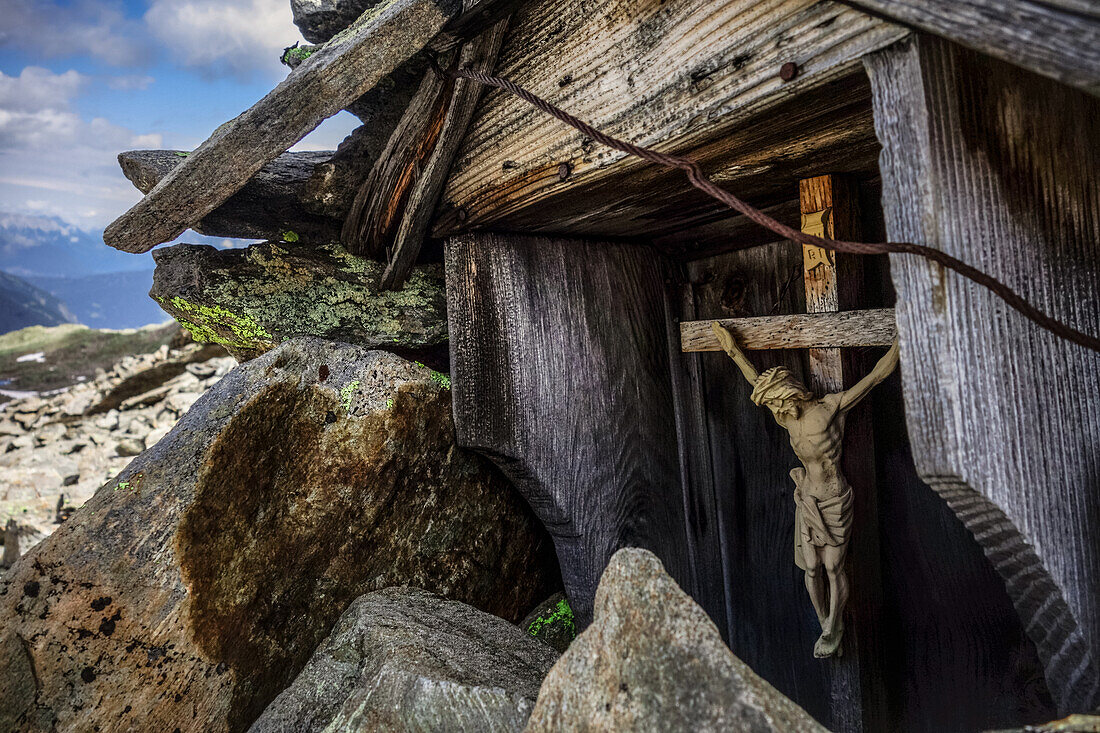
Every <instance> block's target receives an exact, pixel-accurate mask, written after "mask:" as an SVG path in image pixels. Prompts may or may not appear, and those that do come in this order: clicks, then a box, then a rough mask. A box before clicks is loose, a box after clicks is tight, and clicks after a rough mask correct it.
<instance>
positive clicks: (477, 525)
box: [0, 339, 560, 731]
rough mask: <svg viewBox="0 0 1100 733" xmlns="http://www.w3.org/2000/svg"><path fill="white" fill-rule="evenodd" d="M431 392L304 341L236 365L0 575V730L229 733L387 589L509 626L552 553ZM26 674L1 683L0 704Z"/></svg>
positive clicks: (384, 362) (541, 590) (389, 367)
mask: <svg viewBox="0 0 1100 733" xmlns="http://www.w3.org/2000/svg"><path fill="white" fill-rule="evenodd" d="M445 384H446V380H445V378H444V377H443V376H442V375H438V374H436V373H433V372H432V371H431V370H429V369H428V368H427V367H423V366H419V365H417V364H413V363H411V362H408V361H405V360H403V359H401V358H399V357H397V356H394V355H393V354H390V353H388V352H382V351H369V350H367V349H363V348H360V347H356V346H349V345H347V344H333V343H328V342H324V341H320V340H317V339H298V340H294V341H290V342H288V343H285V344H283V345H281V346H280V347H279V348H277V349H275V350H273V351H271V352H269V353H267V354H265V355H263V356H261V357H259V358H258V359H255V360H253V361H251V362H248V363H247V364H244V365H241V366H240V367H238V368H237V369H235V370H233V371H232V372H231V373H230V374H228V375H227V376H226V377H225V378H224V379H223V380H221V381H220V382H219V383H218V384H217V385H216V386H215V387H214V388H213V389H211V390H210V391H208V392H207V393H206V394H205V395H204V396H203V397H202V398H201V399H199V400H198V402H196V403H195V405H194V406H193V407H192V408H191V410H190V411H189V412H188V413H187V414H186V415H185V416H184V417H183V418H182V419H181V420H180V421H179V423H177V425H176V426H175V428H174V429H173V430H172V432H170V433H169V434H168V435H167V436H166V437H165V438H164V439H163V440H161V441H160V442H159V443H158V444H157V445H156V446H154V447H153V448H150V449H149V450H147V451H145V452H144V453H143V454H141V455H140V456H138V457H137V458H135V459H133V460H132V461H130V462H129V463H128V465H126V466H125V468H123V469H122V470H121V471H120V472H119V473H118V475H117V477H116V478H114V479H113V480H111V481H110V482H109V483H107V484H106V485H104V486H102V487H101V488H100V489H99V490H98V491H97V492H96V493H95V495H94V496H93V497H92V498H91V499H89V500H88V501H87V502H86V503H85V504H84V505H83V506H82V507H80V508H79V509H78V510H77V511H76V512H75V513H74V514H73V515H72V516H71V517H70V518H69V519H68V520H67V521H66V522H65V523H64V524H62V525H60V526H59V527H58V528H57V529H56V530H54V532H53V534H51V535H50V536H49V537H47V538H46V539H45V540H43V541H42V542H41V543H39V544H38V545H37V546H36V547H34V548H33V549H31V550H29V552H27V554H25V555H24V556H23V557H22V558H21V559H20V560H19V561H18V562H17V563H16V564H15V566H14V567H13V568H12V569H11V570H9V571H8V572H7V573H6V574H4V575H3V577H0V648H2V649H6V648H9V647H12V644H11V637H16V639H17V642H18V646H21V647H22V648H24V649H25V650H26V653H27V655H28V656H29V659H30V663H31V666H32V668H33V669H34V670H35V680H36V688H35V694H34V696H33V699H32V702H31V703H29V704H26V705H22V706H21V707H19V708H18V709H17V710H16V711H15V712H14V714H13V717H14V718H15V719H16V720H17V723H16V724H15V725H14V726H7V727H4V726H0V729H3V730H14V731H38V730H95V729H96V728H97V727H98V728H99V729H100V730H129V729H134V730H157V731H161V730H163V731H171V730H173V729H175V728H177V727H179V728H181V729H183V730H197V729H202V730H204V731H226V730H243V729H244V728H246V727H247V726H248V724H249V723H251V722H252V721H253V720H254V719H255V718H256V717H257V716H258V715H259V714H260V713H261V712H263V710H264V709H265V708H266V707H267V705H268V704H269V703H270V702H271V700H272V699H273V698H274V697H275V696H276V695H277V694H278V693H279V692H280V691H282V690H283V689H284V688H285V687H286V686H287V685H288V684H290V682H292V681H293V679H294V678H295V676H297V673H298V671H299V670H300V669H301V668H302V666H303V665H304V664H305V662H306V661H307V660H308V659H309V657H310V655H311V654H312V652H313V651H314V649H315V648H316V647H317V645H318V644H319V643H320V642H321V641H322V640H323V639H324V638H325V636H326V635H327V633H328V631H329V630H330V629H331V627H332V625H333V623H334V622H335V621H336V619H337V618H338V617H339V616H340V614H341V613H342V612H343V611H344V610H345V609H346V608H347V606H348V604H349V603H350V602H351V601H352V600H353V599H355V598H357V597H358V596H360V595H362V594H364V593H368V592H370V591H374V590H380V589H382V588H385V587H389V586H393V585H401V584H410V585H415V586H418V587H423V588H426V589H428V590H431V591H433V592H438V593H440V594H441V595H445V596H447V597H451V598H454V599H457V600H460V601H463V602H466V603H469V604H470V605H473V606H475V607H477V608H480V609H481V610H483V611H486V612H488V613H493V614H496V615H498V616H501V617H503V618H505V619H507V620H509V621H513V622H514V621H518V620H519V619H520V618H521V617H522V616H523V614H524V613H525V612H526V611H527V610H528V609H529V608H530V607H531V606H532V605H534V603H535V602H537V600H538V599H539V598H543V597H545V596H546V595H548V594H550V593H552V592H553V591H554V590H556V588H557V586H558V583H560V576H559V575H558V574H557V568H556V563H555V561H554V559H553V548H552V545H551V543H550V540H549V537H548V536H547V535H546V533H545V531H544V530H543V529H542V527H541V526H540V525H539V524H538V521H537V520H536V519H535V518H534V516H533V515H532V514H531V512H530V510H529V509H528V508H527V506H526V504H525V503H524V502H523V499H522V498H521V497H520V496H519V495H518V494H517V493H516V492H515V491H514V489H513V488H512V487H511V486H510V485H509V484H508V483H507V481H505V480H504V479H503V477H502V476H501V475H500V474H499V473H498V472H497V471H496V470H495V469H494V468H493V467H492V466H491V464H489V463H488V462H487V461H485V460H483V459H481V458H480V457H478V456H477V455H475V454H472V453H469V452H466V451H463V450H461V449H459V448H458V447H457V446H456V445H455V439H454V424H453V422H452V418H451V395H450V390H449V389H448V388H447V387H446V386H445ZM116 460H117V461H128V459H116ZM55 471H56V469H55ZM72 472H74V471H72V470H66V471H65V473H63V474H61V475H58V476H57V477H56V479H52V480H55V481H56V482H57V483H58V484H59V483H60V482H61V480H62V477H63V476H64V475H67V474H68V473H72ZM41 483H42V482H39V484H41ZM56 497H57V495H56V493H51V495H50V496H49V497H48V499H47V500H48V502H49V503H50V505H51V506H50V507H49V508H50V510H51V516H52V509H53V506H52V505H53V504H54V503H55V502H56ZM28 588H31V589H33V591H34V592H33V593H28V592H27V591H26V589H28ZM25 684H26V680H25V679H16V678H14V677H0V701H3V704H0V707H5V705H9V704H12V703H8V701H9V700H23V699H25V695H23V693H22V692H20V691H21V690H23V687H24V686H25ZM196 721H198V722H196ZM196 726H197V727H196Z"/></svg>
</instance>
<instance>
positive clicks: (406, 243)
mask: <svg viewBox="0 0 1100 733" xmlns="http://www.w3.org/2000/svg"><path fill="white" fill-rule="evenodd" d="M507 28H508V21H507V20H502V21H500V22H499V23H497V24H496V25H495V26H493V27H492V28H490V29H488V30H486V31H485V32H484V33H482V34H481V35H480V36H478V37H477V38H475V39H473V40H471V41H468V42H466V43H465V44H464V45H463V46H462V50H461V51H460V52H459V54H458V63H459V67H460V68H463V69H474V70H475V71H481V72H483V73H492V72H493V67H494V66H495V65H496V61H497V53H499V51H500V44H501V43H502V42H503V41H504V32H505V30H506V29H507ZM484 89H485V87H483V86H482V85H481V84H477V83H475V82H472V81H470V80H469V79H458V80H456V81H454V89H453V90H452V92H451V96H450V100H449V102H448V104H447V110H446V112H445V114H444V116H443V127H442V129H441V130H440V132H439V140H438V142H437V143H436V144H435V146H434V148H433V149H432V152H431V155H430V156H429V157H428V160H427V161H426V162H425V164H424V167H423V169H422V170H421V171H419V174H418V176H417V178H416V181H415V183H414V184H413V186H412V190H410V191H409V200H408V204H407V205H406V206H405V210H404V212H403V213H402V216H401V226H400V227H399V228H398V230H397V235H396V236H395V237H394V241H393V247H392V254H391V255H390V258H389V264H388V265H387V266H386V271H385V272H384V273H383V274H382V287H383V288H388V289H390V290H395V289H398V288H400V287H401V286H402V285H404V284H405V278H406V277H408V274H409V271H410V270H411V269H412V266H413V265H414V264H416V258H417V255H419V254H420V248H421V246H423V244H424V240H425V239H426V238H427V236H428V229H429V228H430V227H431V223H432V218H433V217H434V216H435V211H436V207H437V206H438V204H439V197H440V196H441V195H442V194H443V186H444V185H446V183H447V175H448V174H449V173H450V171H451V164H452V163H454V159H455V155H456V154H457V153H458V146H459V145H460V144H461V143H462V138H463V136H464V135H465V134H466V128H467V127H468V126H469V124H470V120H471V119H472V118H473V116H474V109H475V108H476V106H477V103H478V100H480V99H481V95H482V93H483V91H484Z"/></svg>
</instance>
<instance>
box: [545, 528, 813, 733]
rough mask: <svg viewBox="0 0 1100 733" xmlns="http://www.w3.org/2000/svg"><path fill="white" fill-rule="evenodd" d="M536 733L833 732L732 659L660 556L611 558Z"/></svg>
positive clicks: (554, 678)
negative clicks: (591, 617)
mask: <svg viewBox="0 0 1100 733" xmlns="http://www.w3.org/2000/svg"><path fill="white" fill-rule="evenodd" d="M527 730H528V731H530V732H532V733H533V732H536V731H578V730H598V731H658V730H660V731H716V732H718V731H725V732H730V731H738V732H741V731H744V732H745V733H750V732H751V733H779V732H780V731H782V732H783V733H795V732H796V731H797V732H798V733H827V731H826V729H825V728H823V727H822V726H821V725H820V724H818V723H817V722H816V721H815V720H814V719H813V718H812V717H810V715H809V714H807V713H806V712H805V711H804V710H802V708H800V707H798V706H797V705H795V704H794V703H793V702H792V701H791V700H789V699H788V698H786V697H785V696H783V695H782V694H781V693H780V692H779V691H778V690H776V689H775V688H774V687H772V686H771V685H770V684H768V683H767V682H765V681H764V680H763V679H761V678H760V677H759V676H758V675H757V674H756V673H754V672H753V671H752V670H751V669H750V668H749V666H748V665H747V664H745V663H744V662H742V661H741V660H739V659H738V658H737V657H735V656H734V655H733V653H732V652H731V651H730V650H729V648H728V647H727V646H726V645H725V643H724V642H723V641H722V637H721V635H720V634H719V633H718V629H717V627H715V625H714V623H713V622H712V621H711V620H710V618H709V617H708V616H707V614H706V612H704V611H703V609H702V608H700V607H699V606H698V605H697V604H696V603H695V602H694V601H693V600H692V599H691V598H690V597H689V596H688V595H687V594H686V593H684V592H683V591H682V590H681V589H680V587H679V586H678V585H676V582H675V581H674V580H672V578H671V577H669V575H668V574H667V573H666V572H665V569H664V567H663V566H662V565H661V561H660V560H658V559H657V556H656V555H654V554H653V553H651V552H649V551H647V550H641V549H635V548H627V549H622V550H619V551H618V552H616V553H615V554H614V556H612V558H611V562H610V564H609V565H608V567H607V570H606V571H604V574H603V577H602V578H601V579H600V584H599V587H598V588H597V590H596V605H595V613H594V620H593V622H592V625H591V626H589V627H588V628H587V629H586V630H585V631H584V632H583V633H581V634H580V635H579V636H578V637H577V638H576V640H575V641H574V642H573V644H572V645H571V646H570V647H569V650H568V651H566V652H565V654H563V655H562V657H561V659H559V660H558V662H557V663H556V664H555V665H554V667H553V669H551V670H550V673H549V674H548V675H547V677H546V679H545V680H544V681H543V683H542V689H541V690H540V691H539V697H538V702H537V704H536V705H535V710H534V712H533V713H532V715H531V720H530V723H529V724H528V726H527Z"/></svg>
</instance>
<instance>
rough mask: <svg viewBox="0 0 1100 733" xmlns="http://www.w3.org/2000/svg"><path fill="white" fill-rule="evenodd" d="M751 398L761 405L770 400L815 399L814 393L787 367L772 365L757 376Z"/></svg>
mask: <svg viewBox="0 0 1100 733" xmlns="http://www.w3.org/2000/svg"><path fill="white" fill-rule="evenodd" d="M751 399H752V401H753V402H754V403H756V404H758V405H761V404H763V403H764V402H766V401H768V400H789V399H800V400H809V399H813V393H812V392H810V390H808V389H806V386H805V385H804V384H802V382H800V381H798V379H796V378H795V376H794V374H792V373H791V370H790V369H788V368H787V367H781V366H779V367H772V368H771V369H768V370H767V371H765V372H764V373H763V374H761V375H760V376H759V377H757V378H756V384H754V385H753V388H752V396H751Z"/></svg>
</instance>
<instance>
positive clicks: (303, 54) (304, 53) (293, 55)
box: [279, 43, 318, 66]
mask: <svg viewBox="0 0 1100 733" xmlns="http://www.w3.org/2000/svg"><path fill="white" fill-rule="evenodd" d="M317 49H318V46H299V45H298V44H297V43H295V44H294V45H293V46H290V47H289V48H285V49H283V55H282V56H280V57H279V61H280V62H282V63H283V64H284V65H285V66H290V65H291V64H292V61H297V62H299V63H301V62H302V61H305V60H306V59H308V58H309V57H310V56H312V55H313V54H315V53H317Z"/></svg>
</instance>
